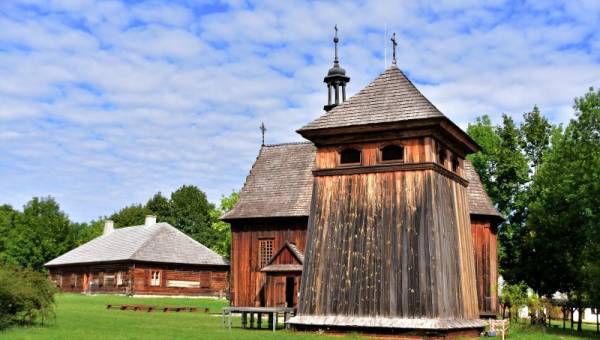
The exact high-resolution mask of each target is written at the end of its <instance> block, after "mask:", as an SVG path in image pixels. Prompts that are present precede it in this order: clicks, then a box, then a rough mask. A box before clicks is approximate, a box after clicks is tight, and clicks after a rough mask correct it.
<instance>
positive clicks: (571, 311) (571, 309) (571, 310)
mask: <svg viewBox="0 0 600 340" xmlns="http://www.w3.org/2000/svg"><path fill="white" fill-rule="evenodd" d="M573 311H574V308H573V307H570V308H569V313H570V314H571V315H570V316H571V330H573Z"/></svg>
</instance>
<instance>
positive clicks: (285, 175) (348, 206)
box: [223, 38, 501, 335]
mask: <svg viewBox="0 0 600 340" xmlns="http://www.w3.org/2000/svg"><path fill="white" fill-rule="evenodd" d="M334 42H336V58H335V62H334V66H333V67H332V68H331V69H330V70H329V72H328V74H327V77H326V78H325V83H326V84H327V86H328V104H327V105H326V106H325V107H324V108H325V110H326V111H327V113H326V114H325V115H323V116H322V117H320V118H318V119H317V120H315V121H313V122H312V123H310V124H308V125H306V126H305V127H303V128H302V129H300V130H298V132H299V133H300V134H301V135H302V136H303V137H305V138H307V139H309V140H310V141H311V142H312V143H291V144H279V145H267V146H263V147H262V148H261V150H260V153H259V155H258V157H257V160H256V162H255V164H254V166H253V167H252V169H251V171H250V175H249V176H248V178H247V179H246V183H245V185H244V187H243V188H242V190H241V192H240V199H239V201H238V203H237V204H236V206H235V207H234V208H233V209H232V210H231V211H230V212H229V213H227V214H226V215H224V216H223V219H224V220H226V221H228V222H230V223H231V225H232V235H233V237H232V267H231V275H232V287H231V295H232V304H233V305H234V306H295V307H297V308H298V315H297V316H296V317H294V318H293V319H291V320H290V323H291V324H292V325H294V326H295V327H297V328H329V329H343V330H348V329H356V330H367V331H369V330H371V331H375V332H381V331H383V332H426V333H428V334H430V333H431V332H434V333H435V332H438V333H443V334H449V333H454V334H456V333H458V334H472V335H475V334H477V331H478V330H480V329H481V328H482V327H483V323H482V322H481V321H480V320H479V316H480V315H488V314H494V313H495V311H496V294H497V291H496V281H497V259H496V256H497V255H496V246H495V242H496V239H495V228H496V225H497V223H498V222H499V221H501V216H500V215H499V214H498V212H497V211H496V210H495V209H494V207H493V205H492V203H491V202H490V200H489V198H488V196H487V194H486V193H485V191H484V190H483V188H482V186H481V183H480V181H479V178H478V176H477V173H476V172H475V171H474V169H473V167H472V165H471V164H470V163H469V162H468V161H467V160H466V158H465V157H466V155H467V154H469V153H472V152H476V151H477V150H479V147H478V145H477V144H476V143H475V142H474V141H473V140H472V139H471V138H470V137H469V136H468V135H467V134H466V133H465V132H463V131H462V130H461V129H460V128H459V127H457V126H456V125H455V124H454V123H452V122H451V121H450V120H449V119H448V118H447V117H446V116H444V115H443V114H442V113H441V112H440V111H439V110H438V109H437V108H436V107H435V106H433V105H432V104H431V102H429V101H428V100H427V99H426V98H425V97H424V96H423V95H422V94H421V93H420V92H419V91H418V90H417V89H416V87H415V86H414V85H413V84H412V83H411V82H410V80H409V79H408V78H407V77H406V76H405V75H404V73H403V72H402V71H401V70H400V69H398V68H397V67H396V66H395V63H394V65H392V66H391V67H390V68H388V69H387V70H385V72H384V73H382V74H381V75H380V76H379V77H378V78H377V79H375V80H374V81H373V82H372V83H371V84H370V85H368V86H367V87H366V88H364V89H363V90H361V91H360V92H359V93H357V94H356V95H354V96H353V97H351V98H350V99H349V100H348V101H345V85H346V83H347V82H348V81H349V80H350V79H349V78H348V77H347V76H346V74H345V70H343V69H342V68H341V67H340V66H339V62H338V60H337V38H336V40H334ZM340 97H341V98H340ZM290 246H292V247H290ZM282 254H284V255H282ZM294 255H297V256H294ZM300 265H302V275H301V279H300V282H298V270H299V269H300ZM276 268H277V270H275V269H276ZM298 284H300V290H299V294H297V295H296V296H293V294H296V292H297V291H298Z"/></svg>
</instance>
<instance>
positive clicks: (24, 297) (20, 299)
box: [0, 265, 56, 329]
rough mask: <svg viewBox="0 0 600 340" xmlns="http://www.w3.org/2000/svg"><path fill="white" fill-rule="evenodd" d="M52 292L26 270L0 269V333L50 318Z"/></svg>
mask: <svg viewBox="0 0 600 340" xmlns="http://www.w3.org/2000/svg"><path fill="white" fill-rule="evenodd" d="M0 266H1V265H0ZM55 293H56V288H55V287H54V285H53V284H52V282H50V280H48V278H47V277H46V276H45V275H43V274H40V273H38V272H35V271H32V270H30V269H18V268H13V267H7V266H1V267H0V329H5V328H7V327H10V326H13V325H26V324H35V323H41V324H43V323H44V322H46V321H47V320H48V319H51V318H54V294H55Z"/></svg>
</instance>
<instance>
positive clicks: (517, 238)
mask: <svg viewBox="0 0 600 340" xmlns="http://www.w3.org/2000/svg"><path fill="white" fill-rule="evenodd" d="M467 133H468V134H469V135H470V136H471V137H472V138H473V139H474V140H475V141H476V142H477V143H478V144H480V145H481V147H482V150H481V151H480V152H478V153H476V154H474V155H471V156H470V159H471V160H472V161H473V165H474V167H475V169H476V170H477V173H478V174H479V176H480V177H481V181H482V183H483V186H484V188H485V189H486V191H487V192H488V194H489V195H490V198H491V199H492V201H493V202H494V203H495V204H496V206H497V208H498V210H499V211H500V212H501V213H502V214H503V215H504V216H505V217H506V221H505V223H504V224H503V225H502V226H501V228H500V230H499V235H498V237H499V239H500V247H499V257H500V268H501V271H502V274H503V275H504V277H505V279H507V281H509V282H518V281H520V280H521V275H522V271H523V270H525V269H524V268H523V267H522V260H523V257H524V252H523V249H524V243H525V239H526V233H527V230H526V226H525V223H524V222H525V219H526V206H527V197H528V196H527V186H526V184H527V182H528V180H529V178H528V171H529V168H528V162H527V159H526V157H525V154H524V153H522V152H520V150H521V149H520V147H521V145H523V144H524V143H523V139H522V137H521V133H520V130H519V128H518V127H517V126H516V125H515V123H514V121H513V120H512V118H510V117H509V116H507V115H503V116H502V124H501V125H499V126H493V125H492V123H491V120H490V118H489V117H488V116H487V115H484V116H482V117H480V118H477V120H476V122H475V123H474V124H470V125H469V126H468V128H467Z"/></svg>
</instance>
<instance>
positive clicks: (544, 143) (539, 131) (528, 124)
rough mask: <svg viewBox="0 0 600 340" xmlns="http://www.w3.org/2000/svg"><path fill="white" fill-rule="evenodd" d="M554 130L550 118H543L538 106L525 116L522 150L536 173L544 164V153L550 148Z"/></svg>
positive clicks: (521, 130) (521, 128) (522, 127)
mask: <svg viewBox="0 0 600 340" xmlns="http://www.w3.org/2000/svg"><path fill="white" fill-rule="evenodd" d="M552 130H553V127H552V124H550V122H548V118H546V117H544V116H542V114H541V113H540V109H539V108H538V107H537V105H536V106H534V107H533V110H532V111H531V112H527V113H525V114H524V115H523V123H522V124H521V127H520V132H521V148H522V149H523V151H524V152H525V155H526V157H527V160H528V161H529V162H530V165H531V169H532V170H533V171H534V172H535V169H537V168H538V166H539V165H540V164H541V163H542V159H543V156H544V153H545V152H546V150H548V147H549V146H550V137H551V136H552Z"/></svg>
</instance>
